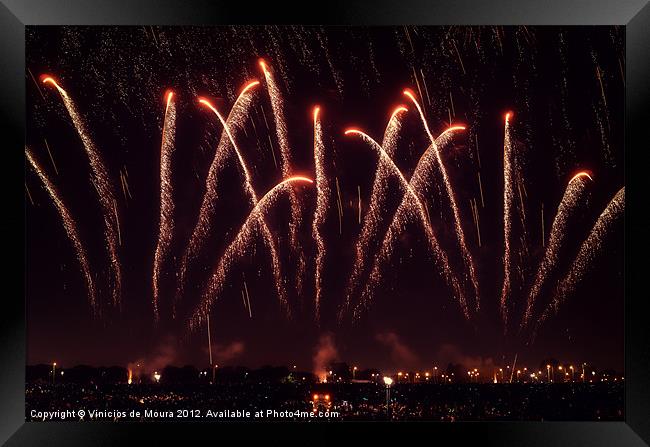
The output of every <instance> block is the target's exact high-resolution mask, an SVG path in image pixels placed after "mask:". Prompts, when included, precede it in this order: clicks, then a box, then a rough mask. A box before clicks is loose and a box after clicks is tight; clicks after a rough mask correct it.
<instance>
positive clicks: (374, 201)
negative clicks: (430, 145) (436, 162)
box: [339, 106, 408, 320]
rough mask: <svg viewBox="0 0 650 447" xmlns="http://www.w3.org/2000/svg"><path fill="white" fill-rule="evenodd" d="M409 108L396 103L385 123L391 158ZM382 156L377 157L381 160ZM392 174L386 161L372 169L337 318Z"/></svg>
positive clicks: (375, 226)
mask: <svg viewBox="0 0 650 447" xmlns="http://www.w3.org/2000/svg"><path fill="white" fill-rule="evenodd" d="M406 111H408V110H407V109H406V107H403V106H399V107H397V108H395V110H394V111H393V113H392V114H391V116H390V119H389V120H388V124H387V125H386V130H385V131H384V139H383V141H382V144H381V146H382V148H383V149H384V151H385V152H386V154H387V155H388V156H389V157H391V158H392V156H393V153H394V152H395V148H396V146H397V145H396V143H397V136H398V134H399V131H400V129H401V127H402V121H401V119H400V114H401V113H402V112H406ZM381 160H382V159H381V158H380V161H381ZM390 173H391V169H390V167H389V165H388V163H383V162H380V163H379V164H378V166H377V170H376V172H375V180H374V182H373V184H372V192H371V193H370V203H369V204H368V212H367V213H366V216H365V217H364V219H363V226H362V227H361V232H360V233H359V238H358V239H357V244H356V251H355V259H354V263H353V264H352V273H351V274H350V278H349V279H348V283H347V287H346V292H345V300H346V301H345V305H344V307H343V308H342V309H341V312H340V313H339V320H340V319H341V318H342V317H343V313H342V311H343V310H347V309H349V307H350V300H351V298H352V294H353V292H354V290H355V288H356V287H357V285H358V282H359V279H360V277H361V275H362V274H363V271H364V268H365V263H364V261H365V259H366V254H367V253H370V247H369V246H370V244H371V243H372V241H373V240H374V236H375V234H376V233H377V230H378V228H379V222H380V221H381V216H382V209H383V204H384V201H385V198H386V189H387V187H388V177H389V175H390Z"/></svg>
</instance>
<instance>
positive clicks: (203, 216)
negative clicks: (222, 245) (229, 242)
mask: <svg viewBox="0 0 650 447" xmlns="http://www.w3.org/2000/svg"><path fill="white" fill-rule="evenodd" d="M258 84H259V82H258V81H251V82H249V83H248V84H247V85H246V86H245V87H244V88H243V89H242V91H241V93H240V94H239V96H238V97H237V99H236V100H235V103H234V104H233V106H232V109H231V110H230V113H229V114H228V117H227V118H226V124H227V128H228V129H230V131H231V132H232V131H233V130H238V129H241V128H243V126H244V125H245V122H246V118H247V117H248V114H249V111H250V108H251V105H252V104H253V97H252V92H253V90H252V89H253V88H254V87H255V86H256V85H258ZM224 129H225V128H224ZM230 144H231V141H230V138H229V136H228V135H227V134H226V132H225V131H224V132H223V133H222V134H221V138H220V139H219V143H218V145H217V149H216V150H215V153H214V158H213V160H212V164H211V165H210V169H209V171H208V175H207V177H206V179H205V193H204V194H203V201H202V203H201V208H200V211H199V216H198V219H197V222H196V225H195V226H194V230H193V231H192V235H191V236H190V239H189V242H188V244H187V248H186V249H185V252H184V253H183V257H182V258H181V262H180V266H179V270H178V282H177V285H176V296H175V298H174V302H175V303H176V302H178V300H179V299H180V297H181V296H182V295H183V291H184V289H185V282H186V276H187V267H188V265H189V263H190V262H191V261H192V260H193V259H194V258H195V257H196V256H197V254H198V252H199V250H200V248H201V247H202V246H203V243H204V241H205V239H206V237H207V235H208V232H209V231H210V227H211V217H212V215H213V214H214V204H215V203H216V202H217V198H218V197H219V194H218V191H217V186H218V184H217V177H218V176H219V173H220V172H221V170H222V169H223V167H224V165H225V162H226V160H227V159H228V155H229V151H228V146H229V145H230Z"/></svg>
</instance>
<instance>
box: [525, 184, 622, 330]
mask: <svg viewBox="0 0 650 447" xmlns="http://www.w3.org/2000/svg"><path fill="white" fill-rule="evenodd" d="M624 211H625V187H623V188H621V189H620V190H619V191H618V192H617V193H616V195H615V196H614V197H613V198H612V200H611V201H610V202H609V203H608V204H607V207H605V210H604V211H603V212H602V213H601V214H600V216H598V219H597V220H596V223H595V224H594V226H593V228H592V229H591V231H590V232H589V236H587V238H586V239H585V240H584V242H583V243H582V245H581V246H580V250H579V251H578V254H577V255H576V257H575V259H574V261H573V263H572V264H571V269H570V270H569V273H567V275H566V276H565V277H564V279H562V280H561V281H560V283H559V285H558V287H557V289H556V294H555V296H554V298H553V301H552V302H551V303H550V304H549V305H548V306H547V308H546V310H545V311H544V313H543V314H542V316H541V318H540V319H539V320H538V326H539V324H540V323H542V322H544V321H545V320H546V319H547V318H548V317H549V316H550V315H551V313H553V312H555V313H557V311H558V308H559V306H560V304H562V303H563V302H564V301H565V300H566V299H567V297H568V296H569V295H570V294H571V293H572V292H573V291H574V289H575V287H576V285H577V284H578V283H579V282H580V280H581V279H582V277H583V276H584V274H585V273H586V272H587V270H588V269H589V267H590V266H592V265H593V263H594V260H595V259H596V256H597V255H598V253H599V252H600V250H601V249H602V245H603V241H604V239H605V237H606V236H607V234H608V233H609V231H610V229H611V227H612V225H613V224H614V222H615V221H616V220H617V219H618V218H620V217H622V216H623V213H624Z"/></svg>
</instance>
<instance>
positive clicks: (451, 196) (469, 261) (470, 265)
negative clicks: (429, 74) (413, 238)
mask: <svg viewBox="0 0 650 447" xmlns="http://www.w3.org/2000/svg"><path fill="white" fill-rule="evenodd" d="M403 93H404V95H405V96H407V97H408V98H409V99H410V100H411V102H412V103H413V104H414V105H415V108H416V109H417V110H418V114H419V115H420V119H421V121H422V125H423V126H424V130H425V132H426V134H427V136H428V137H429V140H430V141H431V146H433V154H434V155H435V159H436V167H437V168H438V172H439V173H440V176H441V177H442V181H443V183H444V185H445V192H446V193H447V199H448V200H449V203H450V205H451V210H452V213H453V216H454V229H455V231H456V238H457V239H458V244H459V245H460V249H461V253H462V255H463V261H464V262H465V265H466V268H467V269H468V270H469V277H470V281H471V283H472V288H473V289H474V300H475V312H478V311H479V309H480V306H481V304H480V293H479V284H478V278H477V276H476V268H475V266H474V259H473V258H472V254H471V252H470V251H469V248H467V243H466V242H465V232H464V230H463V226H462V224H461V216H460V211H459V209H458V205H457V204H456V194H455V193H454V189H453V187H452V185H451V181H450V180H449V176H448V175H447V169H446V168H445V163H444V162H443V160H442V156H441V154H440V149H439V148H438V145H437V144H436V139H435V138H434V137H433V135H432V134H431V130H430V129H429V124H428V122H427V120H426V118H425V116H424V112H423V111H422V107H421V106H420V103H419V102H418V100H417V99H416V98H415V95H414V94H413V92H412V91H411V90H409V89H406V90H404V92H403Z"/></svg>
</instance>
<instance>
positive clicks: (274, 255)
mask: <svg viewBox="0 0 650 447" xmlns="http://www.w3.org/2000/svg"><path fill="white" fill-rule="evenodd" d="M249 85H250V84H249ZM246 90H247V89H244V91H246ZM199 102H200V103H202V104H205V105H207V106H208V107H209V108H210V109H211V110H212V111H213V112H214V113H215V114H216V115H217V117H218V118H219V121H221V124H222V125H223V127H224V131H225V132H226V135H228V139H229V140H230V144H231V145H232V147H233V149H234V150H235V154H236V155H237V159H238V161H239V166H240V167H241V169H242V172H243V173H244V188H245V189H246V193H247V194H248V196H249V200H250V202H251V206H253V207H255V206H256V205H257V202H258V200H257V193H256V192H255V189H254V188H253V183H252V179H251V175H250V171H249V169H248V166H247V165H246V161H245V160H244V157H243V155H242V153H241V150H240V149H239V146H237V143H236V142H235V139H234V137H233V135H232V133H231V132H230V128H229V126H228V123H227V121H226V120H224V119H223V117H222V116H221V114H220V113H219V111H218V110H217V109H216V108H215V107H214V106H213V105H212V104H211V103H210V102H209V101H207V100H206V99H203V98H201V99H199ZM260 226H261V230H262V234H263V235H264V241H265V242H266V244H267V246H268V248H269V252H270V253H271V260H272V263H273V278H274V282H275V287H276V290H277V292H278V296H279V297H280V301H281V302H286V294H285V292H284V288H283V287H282V277H281V274H280V259H279V256H278V250H277V248H276V243H275V239H274V237H273V234H272V233H271V230H269V227H268V225H267V224H266V221H265V220H264V218H263V217H262V218H261V219H260Z"/></svg>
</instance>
